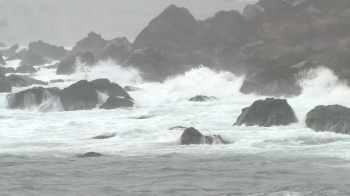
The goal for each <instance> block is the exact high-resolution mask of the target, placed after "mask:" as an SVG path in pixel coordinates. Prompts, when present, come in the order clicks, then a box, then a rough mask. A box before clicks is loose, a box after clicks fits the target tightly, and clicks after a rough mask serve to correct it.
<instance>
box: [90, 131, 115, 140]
mask: <svg viewBox="0 0 350 196" xmlns="http://www.w3.org/2000/svg"><path fill="white" fill-rule="evenodd" d="M116 135H117V134H116V133H110V134H105V135H99V136H96V137H93V138H92V139H95V140H104V139H109V138H112V137H115V136H116Z"/></svg>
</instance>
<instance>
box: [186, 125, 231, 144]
mask: <svg viewBox="0 0 350 196" xmlns="http://www.w3.org/2000/svg"><path fill="white" fill-rule="evenodd" d="M180 143H181V145H191V144H214V143H222V144H230V143H231V142H229V141H226V140H224V139H223V138H222V137H221V136H220V135H213V136H204V135H203V134H202V133H201V132H199V131H198V130H197V129H195V128H193V127H190V128H187V129H185V131H184V132H183V133H182V135H181V139H180Z"/></svg>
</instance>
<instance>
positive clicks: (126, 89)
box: [124, 86, 144, 91]
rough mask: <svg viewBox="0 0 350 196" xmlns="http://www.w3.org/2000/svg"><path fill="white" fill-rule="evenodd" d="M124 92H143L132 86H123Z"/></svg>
mask: <svg viewBox="0 0 350 196" xmlns="http://www.w3.org/2000/svg"><path fill="white" fill-rule="evenodd" d="M124 90H125V91H144V90H143V89H142V88H138V87H134V86H124Z"/></svg>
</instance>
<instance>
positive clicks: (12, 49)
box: [2, 44, 19, 57]
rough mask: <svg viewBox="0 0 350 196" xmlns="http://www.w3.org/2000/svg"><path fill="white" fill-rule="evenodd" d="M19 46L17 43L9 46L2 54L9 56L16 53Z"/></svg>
mask: <svg viewBox="0 0 350 196" xmlns="http://www.w3.org/2000/svg"><path fill="white" fill-rule="evenodd" d="M18 48H19V45H18V44H15V45H13V46H11V48H9V49H8V50H5V51H4V52H3V53H2V54H3V55H4V56H6V57H11V56H13V55H15V54H16V50H17V49H18Z"/></svg>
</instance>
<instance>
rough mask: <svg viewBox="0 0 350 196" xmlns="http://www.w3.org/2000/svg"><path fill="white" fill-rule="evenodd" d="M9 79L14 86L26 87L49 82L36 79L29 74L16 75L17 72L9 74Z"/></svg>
mask: <svg viewBox="0 0 350 196" xmlns="http://www.w3.org/2000/svg"><path fill="white" fill-rule="evenodd" d="M7 80H8V81H9V82H10V84H11V86H12V87H26V86H31V85H33V84H38V85H48V83H47V82H43V81H40V80H36V79H34V78H30V77H28V76H22V75H15V74H12V75H9V76H7Z"/></svg>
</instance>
